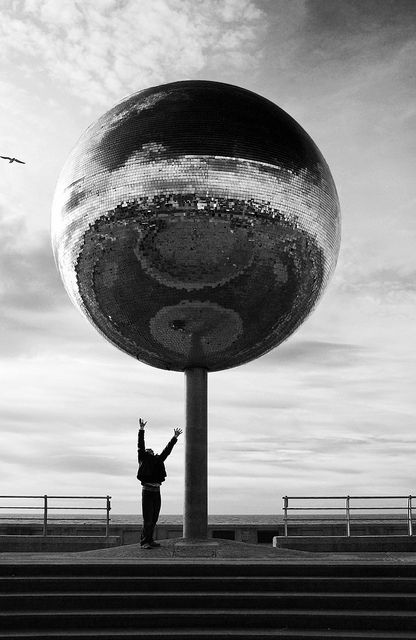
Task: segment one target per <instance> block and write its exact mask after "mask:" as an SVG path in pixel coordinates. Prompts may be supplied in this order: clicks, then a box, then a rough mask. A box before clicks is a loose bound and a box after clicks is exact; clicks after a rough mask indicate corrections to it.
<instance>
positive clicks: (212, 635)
mask: <svg viewBox="0 0 416 640" xmlns="http://www.w3.org/2000/svg"><path fill="white" fill-rule="evenodd" d="M0 638H1V639H2V640H5V639H7V640H14V639H15V638H20V640H40V639H43V638H48V640H61V639H62V640H95V639H96V640H118V639H120V640H182V638H183V639H184V640H199V639H201V638H207V639H209V640H271V639H272V638H276V639H278V640H324V639H325V638H326V639H327V640H415V634H414V633H413V632H410V633H407V632H405V631H396V632H393V631H386V632H384V631H336V630H332V631H331V630H329V631H328V630H327V631H325V630H323V631H322V630H321V631H320V630H318V631H316V630H310V629H303V630H302V629H292V630H291V629H283V630H278V629H264V628H257V629H245V628H244V629H242V628H235V629H227V630H226V631H220V630H215V629H209V630H206V629H195V628H194V629H192V628H189V629H181V630H179V631H178V630H177V629H165V630H164V631H163V632H160V631H153V630H150V629H149V630H146V631H132V630H130V631H129V630H120V629H115V628H113V629H112V628H107V629H106V630H105V631H90V632H88V631H69V632H68V631H66V630H63V631H60V632H59V633H55V632H53V631H51V632H49V631H41V632H37V631H36V630H33V631H31V632H26V633H16V634H13V635H12V636H11V635H9V634H8V633H7V632H6V633H3V632H2V631H0Z"/></svg>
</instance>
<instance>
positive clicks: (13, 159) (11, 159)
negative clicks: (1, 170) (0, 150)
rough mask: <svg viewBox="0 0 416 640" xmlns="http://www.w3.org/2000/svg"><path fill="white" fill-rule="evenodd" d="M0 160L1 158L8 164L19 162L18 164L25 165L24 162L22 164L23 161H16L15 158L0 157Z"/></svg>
mask: <svg viewBox="0 0 416 640" xmlns="http://www.w3.org/2000/svg"><path fill="white" fill-rule="evenodd" d="M0 158H3V160H8V161H9V164H10V163H11V162H19V163H20V164H26V162H23V160H18V159H17V158H10V156H0Z"/></svg>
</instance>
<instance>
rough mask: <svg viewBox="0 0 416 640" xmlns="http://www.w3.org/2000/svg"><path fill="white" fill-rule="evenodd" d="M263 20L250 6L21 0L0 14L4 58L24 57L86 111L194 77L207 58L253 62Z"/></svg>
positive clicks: (175, 0) (190, 0) (186, 0)
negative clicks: (142, 90) (84, 105)
mask: <svg viewBox="0 0 416 640" xmlns="http://www.w3.org/2000/svg"><path fill="white" fill-rule="evenodd" d="M264 29H265V23H264V15H263V13H262V11H261V9H259V8H258V7H256V6H255V5H254V3H253V2H252V1H251V0H245V1H244V2H236V1H235V0H227V2H219V1H215V2H204V1H203V0H180V1H179V0H141V2H136V1H135V0H127V1H126V2H123V3H118V2H110V1H107V2H98V3H97V2H92V1H91V0H89V1H88V2H83V3H77V2H75V0H65V2H63V1H60V2H56V1H55V0H26V1H25V0H20V1H19V2H16V3H14V10H13V9H12V10H6V11H4V12H3V16H2V21H1V23H0V33H1V35H2V45H3V55H6V56H7V57H9V56H10V55H13V54H14V55H16V54H17V55H19V54H20V55H23V56H25V57H28V56H29V57H31V58H32V64H33V65H34V66H35V67H36V68H38V69H46V71H47V72H48V73H49V74H50V75H51V76H52V77H53V78H54V79H55V80H56V81H58V82H59V83H60V84H61V85H63V86H67V87H68V88H69V89H70V90H71V91H72V92H73V93H75V94H76V95H77V96H79V97H81V99H83V100H86V101H88V102H90V103H92V104H97V103H98V104H107V103H108V102H111V101H115V100H119V99H120V97H122V96H123V95H126V94H127V93H130V92H133V91H135V90H137V89H139V88H144V87H146V86H149V85H152V84H162V83H163V82H165V81H167V80H174V79H175V80H180V79H185V78H189V77H190V76H194V75H197V74H198V73H200V72H201V71H202V70H203V69H204V67H205V66H206V65H207V63H208V62H209V60H210V58H214V59H218V58H219V57H220V58H221V64H222V65H223V67H224V68H240V69H243V68H244V69H247V68H248V67H252V66H253V64H255V63H256V62H257V61H258V60H259V55H260V48H261V36H262V34H263V33H264Z"/></svg>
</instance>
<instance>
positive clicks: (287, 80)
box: [0, 0, 416, 513]
mask: <svg viewBox="0 0 416 640" xmlns="http://www.w3.org/2000/svg"><path fill="white" fill-rule="evenodd" d="M6 4H8V6H7V7H6ZM415 9H416V7H415V4H414V3H413V2H401V1H400V0H397V1H396V2H395V3H394V4H393V5H392V3H390V2H387V1H384V0H377V1H368V0H364V1H362V0H361V1H359V2H358V1H357V2H348V3H345V2H341V1H338V0H331V1H329V0H326V1H318V0H314V1H311V2H306V1H302V2H300V1H299V2H298V1H294V2H266V1H264V2H260V1H258V2H255V1H247V2H244V1H241V0H238V1H237V0H236V1H234V2H232V1H230V2H227V1H222V2H214V1H210V2H197V1H195V0H190V1H189V2H187V1H186V0H185V1H182V2H176V1H168V0H164V1H162V0H160V1H158V2H155V1H149V2H147V1H142V2H140V3H137V2H133V1H130V2H115V1H110V0H108V1H107V0H105V1H104V0H101V2H98V3H92V2H84V3H75V2H72V1H68V2H64V1H62V0H61V1H60V2H56V1H46V0H30V1H29V0H27V1H26V2H24V1H19V2H12V3H5V5H4V6H2V7H1V9H0V13H1V21H0V34H1V35H0V37H1V41H2V45H3V46H2V48H1V52H0V56H1V66H2V74H1V80H0V92H1V100H0V110H1V116H0V126H1V136H0V139H1V148H0V154H1V155H8V156H16V157H17V158H19V159H22V160H24V161H26V163H27V164H26V165H17V164H16V163H13V164H9V163H8V162H7V161H6V160H2V161H1V162H2V164H1V165H0V181H1V202H0V225H1V229H2V238H3V242H2V248H1V251H0V262H1V281H0V295H1V316H2V319H1V325H2V329H1V334H0V375H1V388H2V393H1V394H0V395H1V400H0V422H1V425H2V427H1V436H0V438H1V443H0V450H1V454H0V459H1V462H2V464H1V469H0V478H1V486H2V490H1V493H3V494H7V493H9V494H10V493H11V494H19V493H27V492H30V493H41V494H43V493H52V492H54V493H57V494H60V493H61V494H77V493H79V494H83V493H89V494H94V493H96V494H106V493H109V494H111V495H112V496H113V503H114V510H116V511H126V512H133V511H135V509H136V503H137V495H138V494H137V485H136V480H135V472H136V460H135V444H136V424H137V417H138V416H139V415H142V416H143V417H145V418H147V419H148V420H149V424H148V427H149V433H148V438H149V441H150V440H151V443H150V444H151V445H152V446H153V448H154V449H155V450H157V449H159V448H161V447H162V446H163V445H164V444H165V441H167V439H168V438H169V437H170V431H171V428H173V427H174V426H182V425H183V376H182V375H181V374H180V373H170V372H164V371H161V370H157V369H153V368H151V367H148V366H146V365H144V364H141V363H138V362H135V361H134V360H133V359H131V358H127V357H126V356H125V355H124V354H122V353H121V352H118V351H117V350H116V349H113V348H112V347H111V346H110V345H108V344H107V343H106V342H105V340H104V339H102V338H100V337H99V336H98V335H97V334H96V332H95V331H94V330H93V329H92V328H91V327H90V326H89V325H88V324H87V323H85V321H84V320H83V318H81V316H80V315H79V314H78V313H77V311H76V310H75V309H74V308H73V307H72V305H71V303H70V302H69V300H68V298H67V296H66V293H65V291H64V289H63V287H62V285H61V283H60V280H59V276H58V274H57V272H56V269H55V265H54V262H53V257H52V250H51V246H50V237H49V225H50V207H51V200H52V195H53V191H54V188H55V183H56V179H57V176H58V173H59V170H60V168H61V166H62V164H63V162H64V160H65V158H66V156H67V155H68V152H69V151H70V149H71V147H72V146H73V145H74V143H75V142H76V140H77V138H78V137H79V135H80V134H81V132H82V131H83V130H84V129H85V128H86V127H87V126H88V125H89V124H90V123H91V122H92V121H94V120H95V119H96V118H97V117H98V116H99V115H100V114H101V113H103V111H105V110H106V109H108V108H110V107H111V106H112V105H113V104H114V103H115V102H118V101H119V100H120V99H121V98H122V97H123V96H125V95H128V94H129V93H131V92H133V91H136V90H139V89H142V88H145V87H147V86H151V85H155V84H160V83H163V82H172V81H175V80H185V79H188V78H194V79H206V80H217V81H221V82H229V83H232V84H236V85H240V86H242V87H245V88H247V89H250V90H252V91H255V92H257V93H259V94H260V95H263V96H265V97H266V98H268V99H270V100H272V101H273V102H275V103H276V104H278V105H279V106H280V107H282V108H283V109H285V110H286V111H287V112H288V113H289V114H290V115H291V116H293V117H294V118H295V119H296V120H297V121H298V122H299V123H300V124H301V125H302V126H303V127H304V128H305V129H306V131H307V132H308V133H309V134H310V135H311V137H312V138H313V139H314V140H315V142H316V143H317V145H318V147H319V148H320V149H321V151H322V153H323V155H324V156H325V158H326V160H327V162H328V164H329V166H330V168H331V172H332V174H333V177H334V179H335V182H336V185H337V189H338V192H339V196H340V201H341V207H342V213H343V234H342V236H343V244H342V247H341V254H340V258H339V262H338V267H337V270H336V272H335V276H334V278H333V279H332V281H331V283H330V286H329V287H328V290H327V292H326V294H325V296H324V297H323V299H322V300H321V302H320V304H319V306H318V307H317V309H316V310H315V311H314V313H313V314H312V316H311V317H310V318H309V319H308V320H307V321H306V323H305V324H304V325H303V326H302V327H301V328H300V329H299V330H298V331H297V332H296V333H295V334H294V335H293V336H292V337H291V338H290V339H289V340H288V341H287V342H286V343H285V344H283V345H282V346H281V347H279V348H278V349H276V350H275V351H273V352H271V353H270V354H268V355H267V356H265V357H263V358H260V359H259V360H257V361H255V362H252V363H250V364H249V365H245V366H243V367H240V368H237V369H232V370H229V371H224V372H220V373H215V374H212V375H210V379H209V385H210V414H209V423H210V426H209V438H210V451H209V455H210V460H209V472H210V512H212V513H273V512H275V511H280V508H281V502H280V498H281V496H282V495H284V494H289V495H290V494H314V493H315V494H335V493H337V494H340V493H341V494H342V493H350V494H357V493H358V494H363V493H364V494H367V493H374V494H375V493H392V494H398V493H410V492H413V493H415V492H416V487H415V485H414V472H413V468H414V460H415V455H416V436H415V434H414V420H415V401H414V380H415V373H416V371H415V369H416V367H415V361H416V356H415V315H416V295H415V270H416V265H415V256H414V247H415V244H416V230H415V217H414V206H415V192H414V178H413V173H414V151H415V148H414V147H415V144H414V142H415V141H414V134H413V132H414V120H415V106H414V105H415V96H414V66H415V63H414V60H415V49H416V46H415V38H414V28H415V22H416V20H415V18H416V11H415ZM412 134H413V135H412ZM182 454H183V451H180V452H177V455H175V456H174V457H172V459H171V460H170V462H169V468H168V473H169V484H167V485H166V488H165V495H164V512H165V513H178V512H180V511H181V509H182V487H183V484H182V481H183V477H182V475H183V472H182V465H183V458H182Z"/></svg>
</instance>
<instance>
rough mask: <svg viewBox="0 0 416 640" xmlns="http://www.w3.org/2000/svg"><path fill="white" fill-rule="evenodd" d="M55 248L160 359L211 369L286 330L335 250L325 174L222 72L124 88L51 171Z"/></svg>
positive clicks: (268, 109)
mask: <svg viewBox="0 0 416 640" xmlns="http://www.w3.org/2000/svg"><path fill="white" fill-rule="evenodd" d="M52 236H53V246H54V252H55V258H56V261H57V264H58V266H59V269H60V272H61V276H62V279H63V281H64V283H65V286H66V289H67V291H68V293H69V295H70V296H71V298H72V300H73V301H74V303H75V305H76V306H77V307H78V308H79V309H80V311H81V312H82V313H83V314H84V315H85V316H86V317H87V318H88V319H89V320H90V321H91V322H92V324H93V325H94V326H95V327H96V328H97V329H98V330H99V331H100V332H101V333H102V334H103V335H104V336H105V338H107V339H108V340H109V341H110V342H112V343H113V344H114V345H115V346H117V347H118V348H120V349H121V350H123V351H125V352H126V353H128V354H129V355H131V356H133V357H135V358H137V359H138V360H141V361H142V362H145V363H147V364H150V365H152V366H155V367H159V368H161V369H173V370H177V371H179V370H181V371H182V370H184V369H186V368H189V367H203V368H205V369H207V370H209V371H216V370H220V369H226V368H229V367H234V366H236V365H239V364H242V363H244V362H248V361H250V360H253V359H254V358H257V357H259V356H261V355H262V354H264V353H266V352H267V351H269V350H270V349H272V348H273V347H275V346H277V345H278V344H280V343H281V342H282V341H283V340H285V339H286V338H287V337H288V336H289V335H290V334H291V333H292V332H293V331H294V330H295V329H296V328H297V327H298V326H299V325H300V324H301V323H302V322H303V320H304V319H305V318H306V316H307V315H308V314H309V313H310V311H311V310H312V308H313V306H314V305H315V303H316V301H317V300H318V298H319V296H320V294H321V293H322V291H323V289H324V287H325V285H326V283H327V281H328V278H329V276H330V274H331V272H332V271H333V269H334V267H335V263H336V259H337V255H338V250H339V240H340V223H339V204H338V198H337V193H336V189H335V185H334V182H333V179H332V177H331V174H330V171H329V169H328V166H327V164H326V162H325V160H324V158H323V157H322V155H321V153H320V152H319V150H318V148H317V147H316V145H315V144H314V142H313V141H312V140H311V138H310V137H309V136H308V135H307V133H306V132H305V131H304V130H303V129H302V128H301V127H300V126H299V125H298V124H297V123H296V122H295V121H294V120H293V119H292V118H291V117H290V116H289V115H288V114H287V113H285V112H284V111H282V110H281V109H280V108H279V107H277V106H276V105H275V104H273V103H272V102H270V101H269V100H266V99H265V98H262V97H260V96H258V95H256V94H254V93H252V92H250V91H247V90H245V89H241V88H239V87H234V86H231V85H226V84H221V83H217V82H200V81H189V82H175V83H171V84H165V85H160V86H157V87H152V88H150V89H146V90H144V91H140V92H139V93H136V94H135V95H133V96H130V97H129V98H127V99H125V100H123V101H122V102H120V104H118V105H116V106H115V107H113V108H112V109H110V111H108V112H107V113H106V114H104V115H103V116H102V117H101V118H100V119H99V120H98V121H97V122H96V123H95V124H93V125H92V126H90V127H89V129H87V131H86V132H85V133H84V134H83V136H82V137H81V139H80V140H79V142H78V144H77V145H76V146H75V148H74V150H73V151H72V153H71V154H70V156H69V158H68V160H67V162H66V164H65V166H64V168H63V170H62V173H61V176H60V178H59V181H58V185H57V189H56V193H55V198H54V205H53V219H52Z"/></svg>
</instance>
